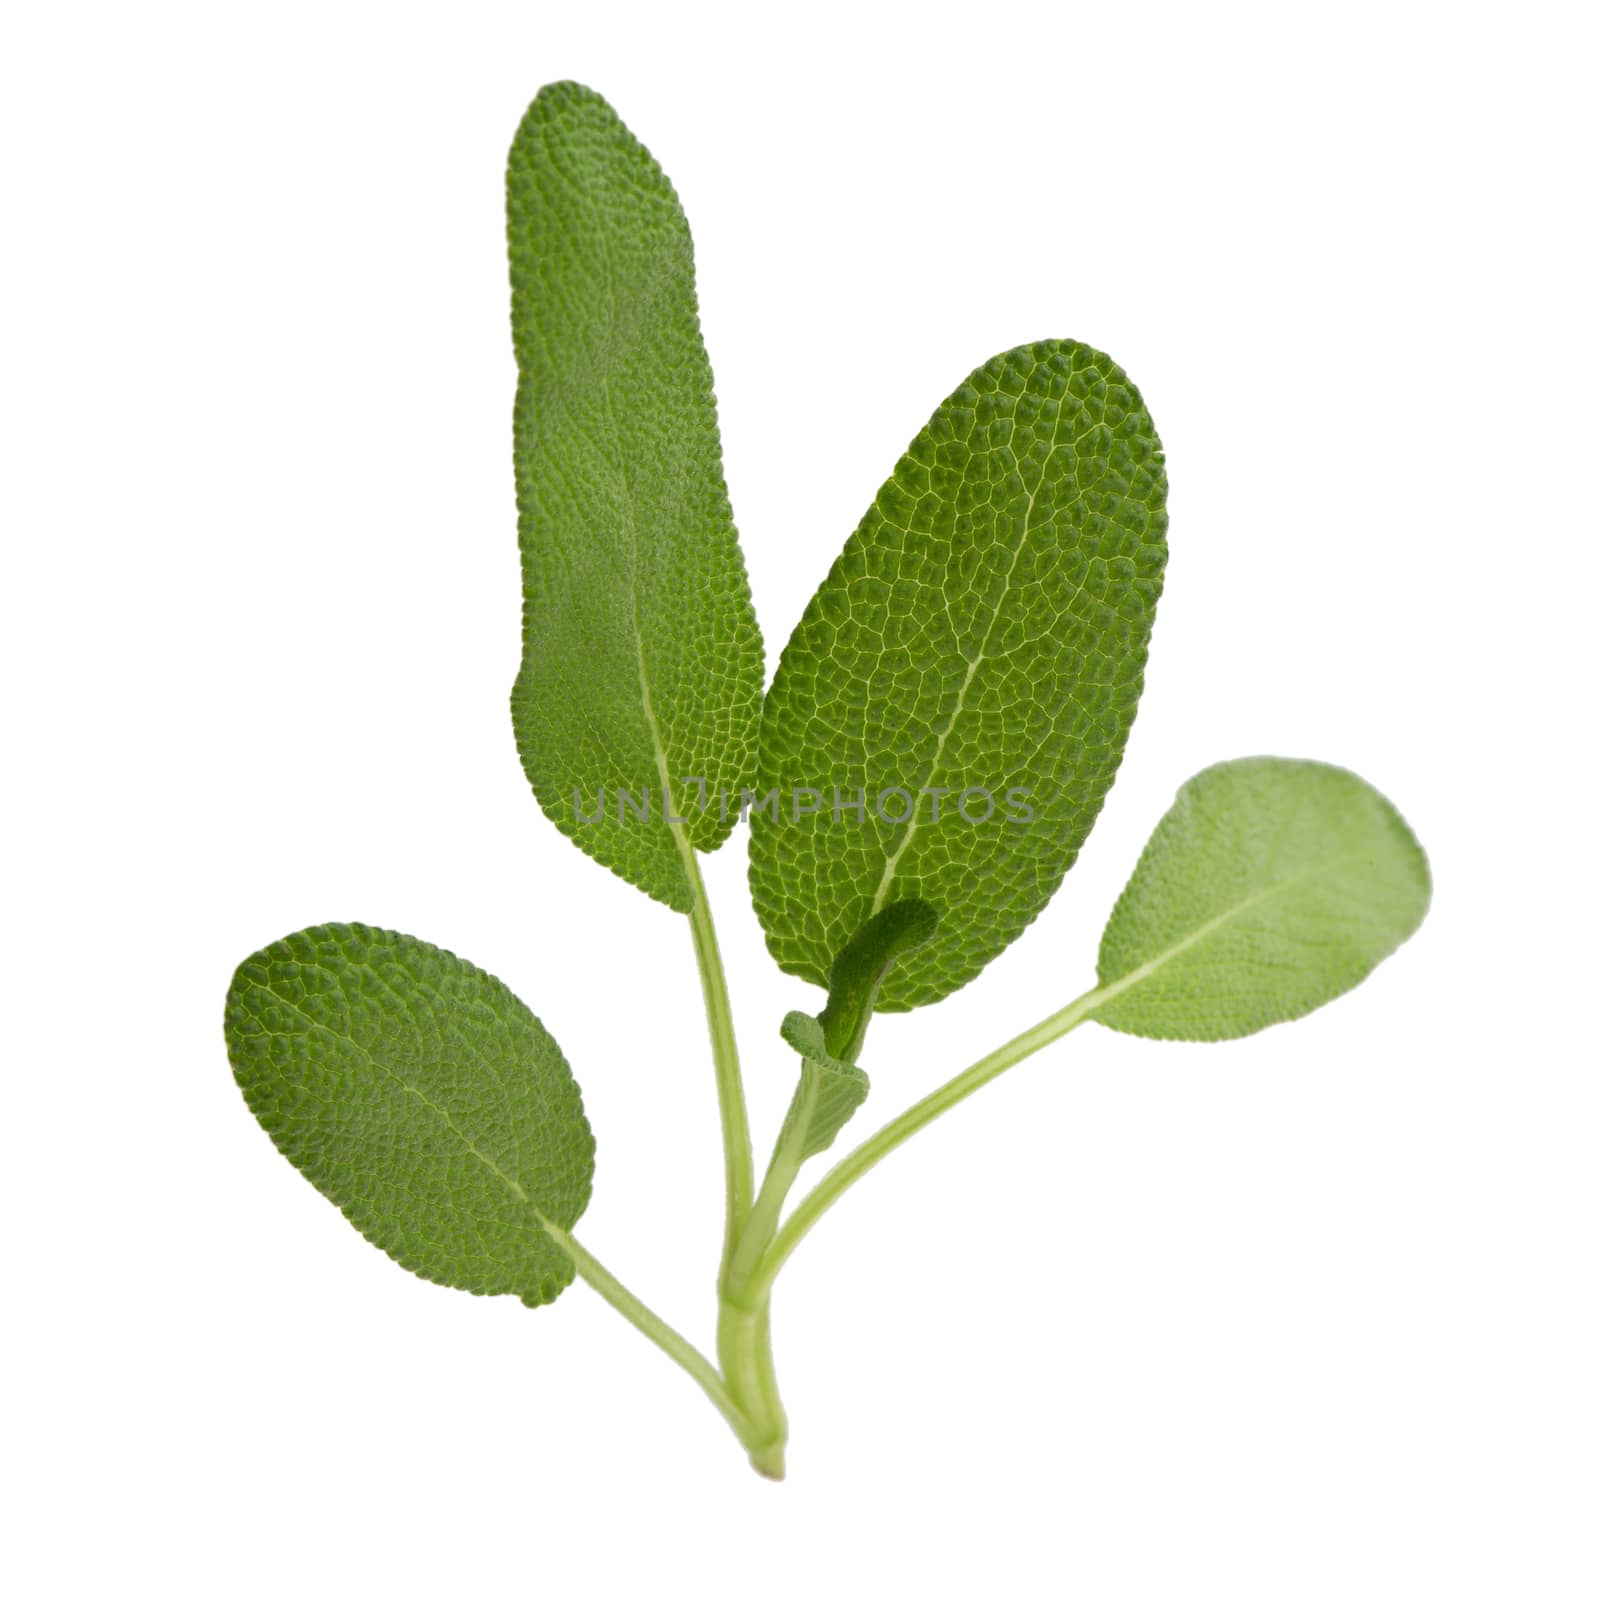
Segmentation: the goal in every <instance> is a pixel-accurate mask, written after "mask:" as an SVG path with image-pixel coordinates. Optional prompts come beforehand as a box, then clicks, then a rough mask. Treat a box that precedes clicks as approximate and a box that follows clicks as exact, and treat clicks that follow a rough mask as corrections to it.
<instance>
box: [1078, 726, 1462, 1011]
mask: <svg viewBox="0 0 1600 1600" xmlns="http://www.w3.org/2000/svg"><path fill="white" fill-rule="evenodd" d="M1430 893H1431V879H1430V877H1429V873H1428V861H1427V857H1426V856H1425V855H1423V853H1422V847H1421V846H1420V845H1419V844H1418V843H1417V841H1416V838H1415V837H1414V836H1413V834H1412V832H1411V830H1410V828H1408V827H1407V826H1406V824H1405V821H1404V819H1403V818H1402V817H1401V815H1400V813H1399V812H1398V811H1396V810H1395V808H1394V807H1393V806H1392V805H1390V804H1389V802H1388V801H1387V800H1385V799H1384V797H1383V796H1382V795H1381V794H1379V793H1378V791H1377V790H1376V789H1374V788H1373V787H1372V786H1371V785H1370V784H1367V783H1364V782H1362V780H1361V779H1360V778H1358V777H1356V775H1355V774H1354V773H1353V772H1346V771H1345V770H1344V769H1343V768H1342V767H1330V766H1324V765H1323V764H1322V763H1321V762H1318V761H1286V760H1280V759H1276V758H1273V757H1266V756H1263V757H1256V758H1253V759H1249V760H1244V761H1228V762H1224V763H1223V764H1222V765H1220V766H1215V767H1208V768H1207V769H1206V770H1205V771H1204V772H1201V773H1199V774H1198V775H1197V776H1195V777H1193V778H1191V779H1190V780H1189V781H1188V782H1187V783H1186V784H1185V785H1184V786H1183V788H1182V789H1180V790H1179V791H1178V798H1177V800H1176V802H1175V803H1174V804H1173V807H1172V809H1171V810H1170V811H1169V812H1168V813H1167V814H1166V816H1164V817H1163V818H1162V819H1161V821H1160V823H1159V824H1158V825H1157V827H1156V831H1155V833H1154V834H1153V835H1152V836H1151V839H1150V843H1149V844H1148V845H1146V846H1145V851H1144V854H1143V855H1142V856H1141V857H1140V858H1139V864H1138V866H1137V867H1135V868H1134V872H1133V877H1132V878H1131V879H1129V881H1128V886H1127V888H1126V889H1125V890H1123V893H1122V898H1121V899H1120V900H1118V901H1117V905H1116V909H1115V910H1114V911H1113V912H1112V913H1111V920H1110V922H1109V923H1107V925H1106V931H1105V936H1104V938H1103V939H1102V940H1101V943H1100V966H1099V977H1100V985H1101V988H1102V990H1105V991H1109V993H1108V995H1107V998H1106V999H1105V1000H1104V1001H1103V1002H1102V1003H1101V1004H1100V1005H1098V1006H1097V1007H1096V1009H1095V1012H1094V1017H1095V1020H1096V1021H1097V1022H1103V1023H1105V1024H1106V1026H1107V1027H1110V1028H1116V1029H1118V1030H1119V1031H1121V1032H1123V1033H1137V1034H1142V1035H1144V1037H1146V1038H1150V1039H1236V1038H1239V1037H1241V1036H1242V1035H1244V1034H1247V1033H1255V1032H1257V1031H1258V1030H1259V1029H1261V1028H1265V1027H1267V1026H1269V1025H1270V1024H1272V1023H1274V1022H1288V1021H1290V1020H1292V1019H1293V1018H1295V1017H1303V1016H1304V1015H1305V1014H1306V1013H1307V1012H1308V1011H1314V1010H1315V1009H1316V1008H1317V1007H1318V1006H1320V1005H1325V1004H1327V1002H1328V1001H1330V1000H1333V999H1335V998H1337V997H1338V996H1339V995H1341V994H1343V993H1344V992H1345V990H1347V989H1352V988H1354V987H1355V985H1356V984H1358V983H1360V982H1361V980H1362V979H1363V978H1365V977H1366V976H1367V974H1368V973H1369V972H1371V971H1372V969H1373V968H1374V967H1375V966H1377V964H1378V963H1379V962H1380V961H1382V960H1383V958H1384V957H1385V956H1387V955H1390V954H1391V953H1392V952H1393V951H1394V950H1395V949H1396V948H1398V946H1399V945H1401V944H1402V943H1403V942H1404V941H1405V940H1406V939H1408V938H1410V937H1411V935H1412V934H1413V933H1414V932H1416V930H1417V927H1418V925H1419V924H1420V923H1421V921H1422V918H1423V914H1424V913H1425V912H1426V911H1427V909H1428V899H1429V895H1430Z"/></svg>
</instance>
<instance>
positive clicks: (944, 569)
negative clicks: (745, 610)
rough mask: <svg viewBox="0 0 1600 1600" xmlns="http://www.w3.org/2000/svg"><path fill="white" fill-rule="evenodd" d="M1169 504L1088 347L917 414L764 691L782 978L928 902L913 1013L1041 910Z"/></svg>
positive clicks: (905, 974)
mask: <svg viewBox="0 0 1600 1600" xmlns="http://www.w3.org/2000/svg"><path fill="white" fill-rule="evenodd" d="M1165 507H1166V472H1165V468H1164V466H1163V462H1162V453H1161V445H1160V441H1159V440H1158V439H1157V437H1156V433H1155V428H1154V426H1153V425H1152V423H1151V421H1150V415H1149V413H1148V412H1147V411H1146V410H1145V407H1144V403H1143V401H1142V400H1141V399H1140V397H1139V393H1138V390H1136V389H1135V388H1134V386H1133V385H1132V384H1131V383H1130V382H1129V381H1128V378H1127V376H1126V375H1125V374H1124V373H1123V372H1122V370H1121V369H1120V368H1119V367H1118V366H1116V364H1115V363H1114V362H1112V361H1111V360H1110V358H1109V357H1107V356H1104V355H1101V354H1100V353H1099V352H1098V351H1095V350H1091V349H1090V348H1089V347H1088V346H1087V345H1082V344H1076V343H1074V342H1072V341H1070V340H1049V341H1045V342H1044V343H1040V344H1034V345H1027V346H1024V347H1023V348H1021V349H1018V350H1012V351H1009V352H1008V353H1007V354H1005V355H1001V356H996V357H995V358H994V360H992V361H990V362H988V363H987V364H985V365H984V366H982V367H980V368H979V369H978V370H977V371H976V372H974V373H973V374H972V375H971V376H970V377H969V378H968V379H967V380H966V382H964V383H963V384H962V385H961V387H960V388H959V389H957V390H956V392H955V393H954V394H953V395H951V396H950V398H949V399H948V400H946V401H945V402H944V404H943V405H941V406H940V407H939V409H938V410H937V411H936V412H935V413H934V415H933V417H932V420H931V421H930V422H929V423H928V425H927V427H925V428H924V429H923V430H922V432H921V433H919V434H918V435H917V437H916V438H915V439H914V440H913V441H912V443H911V447H910V449H909V450H908V451H907V452H906V454H905V456H904V457H903V458H902V459H901V461H900V464H899V465H898V466H897V467H896V468H895V471H894V476H893V477H891V478H890V480H889V481H888V483H886V484H885V485H884V486H883V488H882V490H880V491H879V494H878V497H877V500H876V501H875V502H874V504H873V506H872V508H871V509H870V510H869V511H868V512H867V515H866V517H865V518H864V520H863V521H862V523H861V526H860V527H859V528H857V529H856V531H855V533H854V534H853V535H851V537H850V540H849V542H848V543H847V544H846V545H845V548H844V553H843V554H842V555H841V556H840V557H839V559H838V561H836V562H835V563H834V566H833V570H832V571H831V572H829V574H828V576H827V578H826V579H825V580H824V581H823V584H822V587H821V588H820V589H818V591H817V593H816V594H815V595H814V596H813V598H812V600H811V603H810V605H809V606H808V607H807V608H806V611H805V615H804V616H803V617H802V618H801V621H800V625H799V626H798V628H796V630H795V632H794V636H793V637H792V638H791V639H790V640H789V643H788V645H787V646H786V647H785V649H784V652H783V657H782V659H781V660H780V662H779V664H778V671H777V676H776V678H775V680H774V682H773V685H772V689H771V692H770V693H769V694H768V696H767V702H766V708H765V711H764V714H763V720H762V727H761V757H760V774H759V779H758V782H757V790H758V795H759V796H760V798H761V799H762V800H763V801H764V800H765V799H766V797H767V795H768V794H769V792H770V791H774V790H775V791H776V795H777V800H776V805H775V807H774V812H775V814H770V815H769V814H768V813H767V812H766V811H763V810H761V809H753V810H752V829H751V843H750V851H751V854H750V882H751V887H752V890H753V892H754V896H755V903H756V910H757V912H758V913H759V915H760V917H761V922H762V926H763V927H764V928H765V929H766V934H767V943H768V946H769V947H770V949H771V951H772V953H773V955H774V956H775V957H776V959H777V961H778V964H779V965H780V966H781V967H782V968H783V969H784V970H785V971H786V972H792V973H796V974H797V975H799V976H800V977H803V978H809V979H810V980H811V981H812V982H813V983H826V981H827V978H828V971H829V967H830V964H831V963H832V961H833V959H834V957H835V956H836V955H837V954H838V953H839V951H840V950H841V949H842V948H843V947H844V945H845V944H846V943H847V942H848V941H849V939H850V938H851V937H852V936H853V935H854V934H855V932H856V930H857V929H859V928H860V927H861V926H862V925H863V924H864V923H865V922H866V921H867V919H868V918H869V917H871V916H873V915H874V914H875V913H877V912H879V911H881V910H883V908H884V907H885V906H887V905H889V904H891V903H892V902H893V901H895V900H900V899H904V898H908V897H916V898H919V899H923V900H926V901H928V902H929V903H930V904H932V906H933V907H934V908H935V910H936V911H937V912H938V914H939V929H938V932H937V934H936V935H935V936H934V938H933V939H932V940H931V941H930V942H929V943H928V944H927V945H926V946H925V947H924V948H923V949H922V950H920V951H918V952H917V953H916V954H914V955H911V956H908V957H907V959H906V960H904V961H903V962H901V963H900V964H898V965H897V966H896V968H895V970H894V972H893V973H891V974H890V976H889V978H888V980H887V981H886V982H885V984H884V986H883V989H882V992H881V994H880V995H879V998H878V1007H879V1009H880V1010H890V1011H898V1010H905V1009H907V1008H908V1007H911V1006H916V1005H925V1004H927V1003H928V1002H930V1001H934V1000H938V999H941V998H943V996H945V995H947V994H949V993H950V992H951V991H952V990H953V989H956V988H958V987H960V985H962V984H963V983H966V982H967V981H968V980H969V979H971V978H972V977H974V976H975V975H976V974H977V973H978V972H979V971H981V970H982V968H983V967H984V966H985V964H986V963H988V962H989V961H991V960H992V959H993V958H994V957H995V956H996V955H997V954H999V952H1000V951H1001V950H1003V949H1004V948H1005V947H1006V946H1007V945H1008V944H1009V943H1010V942H1011V941H1012V940H1013V939H1015V938H1016V937H1017V935H1018V934H1019V933H1021V932H1022V930H1023V929H1024V928H1025V927H1027V925H1028V924H1029V923H1030V922H1031V921H1032V920H1033V919H1034V918H1035V917H1036V916H1037V915H1038V914H1039V912H1040V911H1041V910H1042V909H1043V908H1044V906H1045V904H1046V902H1047V901H1048V900H1049V898H1050V896H1051V895H1052V894H1053V893H1054V892H1055V890H1056V888H1057V886H1058V885H1059V884H1060V882H1061V879H1062V876H1063V874H1064V873H1065V872H1066V871H1067V869H1068V868H1069V867H1070V866H1071V865H1072V863H1073V861H1074V860H1075V859H1076V857H1077V853H1078V850H1079V848H1080V847H1081V846H1082V844H1083V841H1084V839H1085V838H1086V837H1087V836H1088V833H1089V829H1090V827H1091V826H1092V825H1093V823H1094V819H1095V817H1096V815H1097V814H1098V812H1099V810H1100V806H1101V803H1102V801H1103V800H1104V799H1105V794H1106V790H1107V789H1108V788H1109V787H1110V785H1111V780H1112V778H1113V777H1114V776H1115V774H1116V770H1117V765H1118V763H1119V762H1120V761H1121V759H1122V750H1123V745H1124V743H1125V742H1126V740H1127V737H1128V730H1129V727H1130V726H1131V724H1132V721H1133V715H1134V710H1135V707H1136V706H1137V704H1138V700H1139V693H1140V690H1141V688H1142V687H1143V682H1144V663H1145V654H1146V648H1147V646H1148V643H1149V638H1150V628H1151V623H1152V621H1153V618H1154V614H1155V605H1156V600H1157V598H1158V596H1159V594H1160V591H1161V577H1162V569H1163V566H1164V564H1165V560H1166V537H1165V535H1166V525H1167V518H1166V509H1165ZM857 804H861V805H862V807H863V810H864V814H862V813H861V812H858V811H856V810H855V809H854V807H855V806H856V805H857Z"/></svg>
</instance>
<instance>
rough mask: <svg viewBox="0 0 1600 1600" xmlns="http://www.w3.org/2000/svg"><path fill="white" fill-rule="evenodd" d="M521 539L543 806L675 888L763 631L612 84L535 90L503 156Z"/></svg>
mask: <svg viewBox="0 0 1600 1600" xmlns="http://www.w3.org/2000/svg"><path fill="white" fill-rule="evenodd" d="M506 202H507V223H508V233H509V239H510V250H511V327H512V337H513V342H514V345H515V348H516V357H517V372H518V379H517V400H516V416H515V431H514V451H515V458H516V475H517V516H518V530H519V541H520V543H521V547H522V597H523V609H522V667H521V671H520V672H519V673H518V675H517V681H516V686H515V688H514V689H513V690H512V695H511V709H512V719H513V722H514V725H515V728H516V735H517V749H518V751H519V752H520V753H521V756H522V765H523V768H524V770H525V771H526V772H527V775H528V781H529V782H530V783H531V784H532V785H533V791H534V794H535V795H536V796H537V797H538V801H539V804H540V806H541V807H542V808H543V810H544V812H545V814H546V815H547V816H548V817H549V818H550V819H551V821H553V822H554V823H555V824H556V826H557V827H558V828H560V829H561V830H562V832H563V833H565V834H567V835H568V836H569V837H570V838H571V839H573V840H574V841H575V842H576V843H577V844H579V845H580V846H582V848H583V849H585V850H587V851H588V852H589V854H590V855H592V856H593V857H594V858H595V859H596V860H597V861H600V862H602V863H604V865H606V866H608V867H610V868H611V869H612V871H614V872H616V873H619V874H620V875H621V876H622V877H624V878H626V879H627V880H628V881H629V882H630V883H633V884H635V885H636V886H637V887H639V888H641V889H643V890H645V891H646V893H648V894H651V895H654V896H655V897H656V898H657V899H658V900H664V901H666V903H667V904H668V905H670V906H674V907H676V908H677V909H678V910H680V911H688V910H690V909H691V908H692V904H693V895H692V892H691V890H690V879H689V876H688V874H687V873H686V871H685V867H684V855H683V852H684V851H685V850H687V849H689V848H690V847H691V846H692V847H694V848H696V849H699V850H715V849H716V848H717V846H718V845H720V844H721V843H722V842H723V840H725V839H726V838H727V836H728V834H729V833H730V832H731V831H732V829H733V826H734V824H735V822H736V821H737V820H738V814H739V810H738V808H739V794H740V792H741V790H743V789H744V788H746V787H747V786H748V785H749V783H750V782H751V780H752V778H753V776H754V772H755V744H756V725H757V723H758V721H759V719H760V714H761V680H762V663H761V635H760V632H759V631H758V629H757V627H756V619H755V612H754V610H753V609H752V608H751V604H750V585H749V582H748V580H747V579H746V576H745V569H744V560H743V557H742V556H741V555H740V553H739V542H738V537H737V535H736V534H735V532H734V527H733V512H732V510H731V509H730V508H729V505H728V491H727V488H726V487H725V485H724V483H723V478H722V446H721V442H720V438H719V436H718V433H717V413H716V404H715V402H714V401H713V399H712V394H711V366H710V363H709V362H708V361H707V359H706V352H705V346H704V345H703V344H702V343H701V339H700V319H699V314H698V312H697V310H696V306H695V288H694V256H693V252H692V250H691V247H690V243H689V226H688V223H687V222H685V220H684V216H683V208H682V207H681V206H680V205H679V204H678V197H677V195H676V194H674V193H673V190H672V185H671V184H670V183H669V182H668V181H667V179H666V176H665V175H664V174H663V173H662V171H661V168H660V167H658V166H657V165H656V163H655V161H654V160H653V159H652V157H651V155H650V153H649V151H647V150H646V149H645V148H644V147H643V146H642V145H641V144H640V143H639V141H638V140H637V139H635V138H634V137H633V135H632V134H631V133H629V132H628V130H627V129H626V128H625V127H624V126H623V125H622V123H621V122H620V121H619V120H618V118H617V114H616V113H615V112H614V111H613V110H612V109H611V107H610V106H608V105H607V104H606V102H605V101H604V100H602V99H601V98H600V96H599V95H597V94H595V93H593V92H592V91H591V90H589V89H585V88H582V87H580V86H579V85H578V84H574V83H557V84H552V85H550V86H549V87H548V88H546V89H543V90H541V91H540V93H539V96H538V98H537V99H536V100H535V101H534V102H533V105H532V106H531V107H530V108H529V110H528V114H527V116H526V117H524V118H523V122H522V126H521V128H520V129H519V130H518V132H517V137H516V142H515V143H514V144H513V145H512V148H511V158H510V164H509V168H508V170H507V174H506Z"/></svg>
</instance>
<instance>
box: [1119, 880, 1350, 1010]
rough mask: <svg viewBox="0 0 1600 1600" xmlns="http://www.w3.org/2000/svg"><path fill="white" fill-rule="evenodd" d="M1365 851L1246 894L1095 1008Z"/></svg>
mask: <svg viewBox="0 0 1600 1600" xmlns="http://www.w3.org/2000/svg"><path fill="white" fill-rule="evenodd" d="M1364 853H1365V852H1363V851H1360V850H1346V851H1343V852H1341V853H1340V854H1339V855H1336V856H1330V857H1329V858H1328V859H1327V860H1326V861H1320V862H1318V863H1317V865H1316V866H1314V867H1307V868H1306V870H1305V871H1304V872H1297V873H1295V874H1294V876H1293V877H1289V878H1284V879H1282V880H1280V881H1279V882H1277V883H1271V884H1268V885H1267V886H1266V887H1265V888H1263V889H1258V890H1256V891H1255V892H1254V893H1252V894H1249V895H1246V896H1245V898H1244V899H1243V900H1240V901H1239V902H1238V903H1237V904H1236V905H1232V906H1229V907H1228V908H1227V910H1225V911H1219V912H1218V913H1217V915H1216V916H1214V917H1210V918H1208V919H1207V920H1206V921H1205V922H1202V923H1201V924H1200V926H1199V927H1198V928H1196V929H1194V930H1193V932H1191V933H1187V934H1185V935H1184V936H1183V938H1181V939H1179V940H1178V942H1177V943H1176V944H1173V945H1169V946H1168V947H1167V948H1166V949H1165V950H1163V951H1161V953H1160V954H1159V955H1154V956H1152V957H1151V958H1150V959H1149V960H1148V961H1146V962H1143V963H1141V964H1140V965H1139V966H1137V967H1135V968H1134V969H1133V971H1132V972H1129V973H1126V974H1124V975H1123V976H1122V977H1120V978H1114V979H1112V981H1111V982H1110V983H1108V984H1106V985H1105V987H1104V988H1103V989H1101V990H1100V999H1099V1001H1098V1002H1097V1004H1096V1006H1095V1010H1097V1011H1098V1010H1099V1009H1100V1007H1101V1006H1103V1005H1105V1004H1106V1003H1107V1002H1108V1001H1110V1000H1114V999H1116V998H1117V997H1118V996H1120V995H1123V994H1126V993H1127V991H1128V990H1129V989H1132V988H1134V987H1135V986H1136V985H1138V984H1141V983H1143V982H1144V981H1145V979H1146V978H1151V977H1154V976H1155V974H1156V973H1157V972H1159V971H1160V970H1161V969H1162V968H1163V967H1164V966H1166V965H1167V963H1168V962H1170V961H1173V960H1175V959H1176V958H1177V957H1178V956H1181V955H1182V954H1183V953H1184V952H1185V951H1187V950H1190V949H1192V948H1193V947H1194V946H1195V945H1197V944H1199V943H1201V942H1202V941H1203V940H1205V939H1208V938H1210V936H1211V935H1212V934H1214V933H1215V932H1216V931H1217V930H1218V929H1219V928H1222V927H1225V926H1226V925H1227V924H1228V923H1229V922H1231V921H1232V920H1233V919H1234V918H1235V917H1237V916H1242V915H1243V914H1244V913H1245V912H1246V911H1249V910H1251V909H1252V908H1253V907H1255V906H1258V905H1260V904H1261V903H1262V901H1264V900H1270V899H1271V898H1272V897H1273V896H1274V895H1278V894H1282V893H1284V892H1285V891H1286V890H1289V889H1293V888H1295V887H1296V886H1297V885H1299V884H1302V883H1305V882H1306V881H1307V880H1308V879H1311V878H1316V877H1320V876H1321V875H1322V874H1324V873H1328V872H1333V871H1336V870H1337V869H1338V868H1340V867H1342V866H1344V865H1345V864H1346V863H1347V862H1350V861H1355V860H1358V859H1359V858H1360V857H1361V856H1362V855H1363V854H1364Z"/></svg>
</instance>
